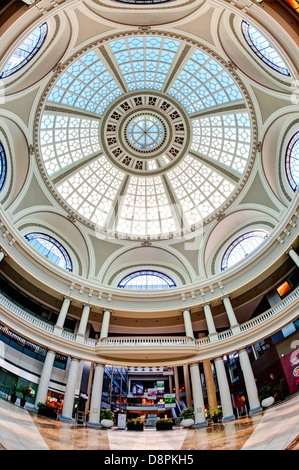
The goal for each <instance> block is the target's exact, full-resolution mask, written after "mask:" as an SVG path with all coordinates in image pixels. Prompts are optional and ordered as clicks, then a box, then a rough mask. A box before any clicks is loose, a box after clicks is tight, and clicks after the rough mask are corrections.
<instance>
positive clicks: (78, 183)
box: [57, 156, 124, 227]
mask: <svg viewBox="0 0 299 470" xmlns="http://www.w3.org/2000/svg"><path fill="white" fill-rule="evenodd" d="M123 177H124V174H123V173H122V172H120V171H118V170H117V169H116V168H114V167H113V166H112V165H111V164H110V163H109V161H108V160H107V159H106V158H105V157H104V156H101V157H99V158H98V159H97V160H95V161H94V162H92V163H90V164H88V165H86V166H85V167H84V168H82V169H80V170H79V171H77V172H76V173H74V174H73V175H72V176H70V177H69V178H68V179H67V180H66V181H64V182H63V183H61V184H59V185H58V186H57V190H58V192H59V193H60V195H61V196H62V197H63V198H64V199H65V200H66V202H67V203H68V204H69V205H70V206H71V207H73V208H74V209H75V210H76V211H77V212H78V213H79V214H80V215H82V216H84V217H86V218H88V219H90V220H91V221H92V222H94V223H95V224H99V225H100V226H101V227H102V226H103V225H105V223H106V219H107V215H108V213H110V211H111V209H112V207H113V202H114V199H115V197H116V194H117V191H118V188H119V186H120V184H121V182H122V180H123Z"/></svg>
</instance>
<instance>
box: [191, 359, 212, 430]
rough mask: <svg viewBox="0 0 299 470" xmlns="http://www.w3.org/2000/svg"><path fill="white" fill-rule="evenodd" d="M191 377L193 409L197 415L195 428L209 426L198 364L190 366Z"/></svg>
mask: <svg viewBox="0 0 299 470" xmlns="http://www.w3.org/2000/svg"><path fill="white" fill-rule="evenodd" d="M189 367H190V375H191V385H192V395H193V407H194V414H195V424H194V427H195V428H199V427H202V426H207V425H208V423H207V421H206V417H205V407H204V399H203V393H202V385H201V379H200V373H199V367H198V364H197V363H196V364H190V366H189Z"/></svg>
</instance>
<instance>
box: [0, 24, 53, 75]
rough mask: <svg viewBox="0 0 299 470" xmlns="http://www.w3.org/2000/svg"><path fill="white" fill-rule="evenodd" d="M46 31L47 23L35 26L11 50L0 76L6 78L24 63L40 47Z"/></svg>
mask: <svg viewBox="0 0 299 470" xmlns="http://www.w3.org/2000/svg"><path fill="white" fill-rule="evenodd" d="M47 32H48V26H47V23H43V24H42V25H40V26H39V27H38V28H36V29H35V30H34V31H32V33H30V34H29V36H27V38H26V39H25V40H24V41H23V42H22V43H21V44H20V45H19V47H18V48H17V49H16V50H15V51H14V52H13V54H12V55H11V56H10V58H9V59H8V61H7V62H6V63H5V65H4V68H3V70H2V72H1V74H0V78H6V77H9V76H10V75H12V74H13V73H15V72H17V71H18V70H20V69H21V68H22V67H24V65H26V64H27V63H28V62H29V61H30V60H31V59H32V58H33V57H34V56H35V55H36V54H37V52H38V51H39V50H40V48H41V47H42V45H43V43H44V41H45V39H46V36H47Z"/></svg>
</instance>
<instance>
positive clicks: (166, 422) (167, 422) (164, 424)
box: [155, 418, 172, 431]
mask: <svg viewBox="0 0 299 470" xmlns="http://www.w3.org/2000/svg"><path fill="white" fill-rule="evenodd" d="M155 426H156V430H157V431H169V430H170V429H172V420H171V419H169V418H162V419H158V421H156V422H155Z"/></svg>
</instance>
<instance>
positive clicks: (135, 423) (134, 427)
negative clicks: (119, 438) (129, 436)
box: [126, 418, 143, 431]
mask: <svg viewBox="0 0 299 470" xmlns="http://www.w3.org/2000/svg"><path fill="white" fill-rule="evenodd" d="M126 426H127V430H128V431H143V422H142V421H141V420H140V419H139V418H135V419H134V418H133V419H128V420H127V423H126Z"/></svg>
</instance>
